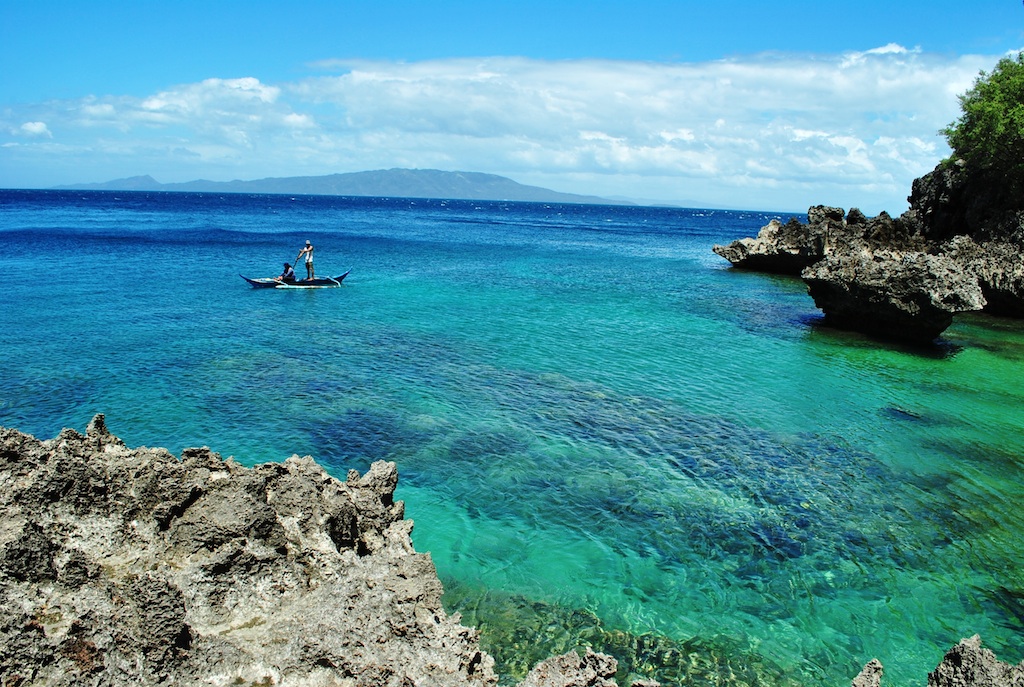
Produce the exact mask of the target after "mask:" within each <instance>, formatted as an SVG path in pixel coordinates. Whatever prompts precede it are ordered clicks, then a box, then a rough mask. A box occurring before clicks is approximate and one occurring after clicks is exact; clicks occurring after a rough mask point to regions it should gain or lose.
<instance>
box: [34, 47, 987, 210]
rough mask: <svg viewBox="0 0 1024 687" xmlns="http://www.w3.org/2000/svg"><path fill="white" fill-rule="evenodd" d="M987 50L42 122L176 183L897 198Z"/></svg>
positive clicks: (589, 70) (466, 78)
mask: <svg viewBox="0 0 1024 687" xmlns="http://www.w3.org/2000/svg"><path fill="white" fill-rule="evenodd" d="M997 59H998V56H988V57H986V56H966V57H959V58H950V57H946V56H937V55H928V54H923V53H921V52H920V51H919V50H916V49H907V48H904V47H902V46H899V45H887V46H882V47H879V48H876V49H873V50H867V51H863V52H858V53H847V54H840V55H808V54H782V53H775V54H763V55H756V56H748V57H742V58H733V59H727V60H717V61H712V62H704V63H651V62H624V61H608V60H566V61H540V60H530V59H523V58H487V59H449V60H432V61H422V62H413V63H404V62H386V61H350V62H346V63H331V64H328V65H321V66H326V67H330V68H331V69H333V70H334V71H335V74H333V75H321V76H315V77H310V78H307V79H304V80H301V81H298V82H294V83H281V84H275V85H268V84H265V83H262V82H261V81H260V80H259V79H256V78H252V77H247V78H238V79H207V80H205V81H202V82H200V83H195V84H184V85H181V86H178V87H175V88H169V89H165V90H163V91H160V92H158V93H154V94H152V95H150V96H148V97H144V98H135V99H133V98H128V97H123V96H108V97H103V98H89V99H83V100H82V101H81V102H79V103H75V104H72V105H71V106H66V105H67V104H62V105H61V106H60V107H55V108H54V109H53V110H52V111H51V112H49V113H48V118H49V119H50V121H56V120H57V119H58V118H67V119H68V120H69V121H66V122H62V126H61V131H62V133H63V131H64V128H65V127H72V126H74V127H77V129H78V131H79V132H80V134H79V135H80V136H81V142H80V144H81V145H83V146H90V147H92V148H94V149H95V148H96V147H97V146H98V145H99V146H102V145H106V144H110V145H115V146H117V147H118V148H119V149H122V150H124V149H126V148H127V149H131V148H132V147H135V148H139V149H146V150H147V151H148V152H147V154H148V155H150V156H151V157H155V156H158V155H159V151H160V150H162V149H164V150H167V151H168V153H167V154H168V156H171V157H173V159H174V161H175V164H177V163H179V162H180V163H181V165H182V166H181V167H180V172H179V174H180V177H181V179H176V180H184V179H191V178H198V177H205V178H216V175H215V174H211V173H210V171H211V166H213V167H214V168H215V169H219V170H222V176H223V177H224V178H257V177H259V176H287V175H291V174H326V173H330V172H336V171H358V170H362V169H374V168H379V167H393V166H408V167H439V168H444V169H460V170H479V171H487V172H495V173H499V174H507V175H509V176H512V177H513V178H515V179H517V180H519V181H523V182H524V183H541V182H543V183H544V184H545V185H548V186H552V187H555V188H558V189H559V190H567V191H574V192H579V193H594V194H602V195H619V196H625V195H646V196H647V197H655V198H658V199H662V200H674V199H682V198H693V199H694V200H696V201H700V200H701V198H706V199H707V201H706V202H708V203H709V204H712V203H718V204H719V205H721V203H722V202H724V201H725V200H730V201H733V202H734V203H735V202H736V201H737V200H740V197H739V196H738V195H737V194H738V193H743V194H747V195H745V196H743V197H742V200H744V201H746V200H747V199H749V202H742V205H744V206H750V207H755V206H761V207H779V205H765V204H764V203H766V202H768V201H773V202H774V201H775V200H776V199H781V198H783V196H780V195H779V194H784V201H780V202H785V203H787V204H792V205H791V206H792V207H796V208H800V206H801V204H805V203H806V204H809V203H807V202H806V200H805V199H811V200H812V202H830V203H833V204H845V205H847V206H848V205H861V206H865V207H868V208H871V207H872V206H873V205H883V206H884V205H886V204H887V203H889V202H890V201H891V202H895V203H896V204H897V205H898V204H900V203H902V202H904V199H905V197H906V195H907V193H908V191H909V185H910V182H911V180H912V179H913V178H914V177H915V176H919V175H920V174H922V173H923V172H925V171H927V170H929V169H931V168H932V167H933V166H934V165H935V164H936V163H937V162H938V161H939V160H940V159H941V157H942V156H944V155H945V154H946V153H947V150H946V148H945V143H944V141H943V140H942V138H941V137H940V136H938V134H937V132H938V130H939V129H941V128H942V127H943V126H945V125H946V124H948V123H949V122H950V121H952V120H953V119H954V118H955V116H956V114H957V112H958V102H957V98H956V96H957V94H959V93H962V92H963V91H964V90H966V89H967V88H969V87H970V85H971V83H972V82H973V79H974V78H975V77H976V76H977V74H978V72H979V70H980V69H988V68H990V67H991V66H992V65H994V64H995V61H996V60H997ZM69 112H73V113H74V119H73V120H71V119H70V118H69V115H68V113H69ZM34 124H41V123H34ZM97 128H100V129H105V130H108V131H109V132H110V133H109V134H107V136H106V138H104V139H102V140H100V139H98V138H97V134H96V129H97ZM115 132H116V133H115ZM23 133H26V134H27V133H29V132H28V131H27V130H26V131H25V132H23ZM48 133H49V131H48V129H46V127H45V125H42V129H41V130H40V131H37V132H36V135H47V134H48ZM171 151H173V152H171ZM182 151H187V154H184V153H183V152H182ZM125 157H126V158H127V157H128V155H127V154H126V155H125ZM186 161H187V164H189V165H191V166H190V167H185V166H184V165H185V164H186ZM144 171H148V170H143V169H139V168H137V167H136V168H133V169H130V170H129V169H126V170H125V173H126V174H127V173H141V172H144ZM814 194H819V195H816V196H815V195H814ZM812 196H813V198H812ZM822 196H825V197H822ZM879 209H881V208H879ZM887 209H891V210H894V211H898V210H899V209H900V208H899V207H889V208H887Z"/></svg>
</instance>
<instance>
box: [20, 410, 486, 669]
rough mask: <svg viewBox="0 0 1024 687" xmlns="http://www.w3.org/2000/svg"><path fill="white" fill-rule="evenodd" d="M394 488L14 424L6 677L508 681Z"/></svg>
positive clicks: (391, 478) (376, 468) (388, 480)
mask: <svg viewBox="0 0 1024 687" xmlns="http://www.w3.org/2000/svg"><path fill="white" fill-rule="evenodd" d="M396 480H397V471H396V468H395V465H394V464H393V463H385V462H378V463H374V464H373V466H372V467H371V468H370V470H369V471H368V472H367V473H366V474H365V475H359V474H357V473H355V472H354V471H353V472H352V473H350V474H349V476H348V480H347V481H346V482H340V481H338V480H336V479H334V478H332V477H330V476H329V475H328V474H327V473H326V472H324V470H323V469H322V468H320V467H319V466H318V465H317V464H316V463H314V462H313V460H312V459H310V458H298V457H292V458H290V459H288V460H286V461H285V462H284V463H280V464H266V465H259V466H257V467H254V468H245V467H243V466H241V465H239V464H238V463H235V462H234V461H232V460H227V461H225V460H222V459H221V458H220V457H219V456H218V455H217V454H215V453H212V452H211V451H210V450H209V449H205V448H203V449H188V450H186V451H185V452H184V453H183V454H182V457H181V459H180V460H179V459H177V458H175V457H174V456H172V455H171V454H169V453H168V452H167V451H165V450H162V449H147V448H140V449H136V450H129V449H128V448H127V447H125V445H124V444H123V443H122V442H121V441H120V440H119V439H117V438H116V437H114V436H112V435H110V434H109V433H108V432H107V430H106V428H105V426H104V423H103V417H102V416H97V417H96V418H95V419H94V420H93V422H92V423H91V424H90V425H89V428H88V432H87V434H86V435H85V436H83V435H81V434H79V433H77V432H75V431H73V430H64V431H63V432H61V433H60V435H59V436H58V437H56V438H55V439H53V440H50V441H38V440H37V439H35V438H34V437H31V436H29V435H25V434H22V433H20V432H17V431H15V430H13V429H2V430H0V514H2V517H0V552H2V556H0V675H2V683H3V684H4V685H5V686H6V685H20V684H26V685H27V684H33V685H43V684H47V685H72V684H104V685H147V684H150V685H155V684H164V683H167V684H170V683H172V682H173V683H175V684H211V685H218V684H219V685H228V684H263V685H349V686H354V685H366V686H370V685H373V686H374V687H378V686H389V685H393V686H395V687H399V686H408V685H412V684H416V685H493V684H495V683H496V677H495V674H494V671H493V661H492V659H491V658H490V657H489V656H487V655H486V654H484V653H483V652H482V651H481V650H480V648H479V646H478V640H477V634H476V632H475V631H474V630H472V629H469V628H466V627H463V626H462V625H460V624H459V618H458V617H457V616H456V617H449V616H447V615H446V614H445V612H444V610H443V609H442V607H441V592H442V588H441V584H440V582H439V580H438V579H437V575H436V572H435V570H434V566H433V563H432V561H431V559H430V556H429V555H428V554H418V553H416V552H415V551H414V550H413V547H412V544H411V541H410V538H409V533H410V531H411V529H412V522H411V521H408V520H404V519H403V505H402V503H401V502H396V501H394V500H393V494H394V489H395V484H396Z"/></svg>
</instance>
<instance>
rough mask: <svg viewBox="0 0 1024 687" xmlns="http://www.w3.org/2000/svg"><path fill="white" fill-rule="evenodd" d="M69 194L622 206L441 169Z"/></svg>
mask: <svg viewBox="0 0 1024 687" xmlns="http://www.w3.org/2000/svg"><path fill="white" fill-rule="evenodd" d="M57 188H58V189H65V190H97V191H191V192H219V193H291V194H296V195H331V196H382V197H390V198H445V199H460V200H511V201H529V202H554V203H583V204H591V205H594V204H596V205H623V204H626V203H624V202H623V201H615V200H611V199H609V198H600V197H598V196H584V195H577V194H575V193H561V192H559V191H552V190H551V189H547V188H542V187H540V186H526V185H524V184H520V183H518V182H516V181H513V180H511V179H509V178H507V177H503V176H498V175H496V174H485V173H483V172H445V171H441V170H436V169H381V170H374V171H368V172H348V173H344V174H328V175H324V176H309V177H269V178H266V179H255V180H252V181H243V180H240V179H236V180H234V181H207V180H205V179H197V180H195V181H186V182H181V183H173V184H162V183H160V182H159V181H157V180H156V179H154V178H153V177H151V176H149V175H145V176H137V177H128V178H126V179H115V180H113V181H107V182H103V183H97V184H72V185H68V186H59V187H57Z"/></svg>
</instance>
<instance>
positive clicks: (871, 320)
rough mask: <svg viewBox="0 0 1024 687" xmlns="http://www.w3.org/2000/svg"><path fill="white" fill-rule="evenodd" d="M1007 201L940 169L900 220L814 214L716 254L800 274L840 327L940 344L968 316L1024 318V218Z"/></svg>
mask: <svg viewBox="0 0 1024 687" xmlns="http://www.w3.org/2000/svg"><path fill="white" fill-rule="evenodd" d="M1000 193H1001V191H1000V189H999V185H998V184H981V183H979V182H978V180H977V179H970V178H968V177H967V176H966V175H965V174H964V173H962V172H961V171H959V168H958V167H957V166H956V165H948V166H940V167H938V168H936V170H935V171H933V172H931V173H930V174H928V175H925V176H924V177H922V178H921V179H918V180H916V181H915V182H914V188H913V192H912V194H911V196H910V198H909V200H910V204H911V207H910V209H909V210H908V211H907V212H905V213H904V214H903V215H901V216H900V217H898V218H895V219H893V218H892V217H890V216H889V215H888V214H886V213H884V212H883V213H882V214H880V215H878V216H877V217H874V218H868V217H866V216H864V214H863V213H861V212H860V211H859V210H857V209H856V208H854V209H851V210H850V212H849V213H847V214H846V215H845V216H844V213H843V210H842V209H841V208H832V207H825V206H815V207H812V208H810V209H809V210H808V213H807V214H808V221H807V223H806V224H805V223H802V222H799V221H797V220H795V219H791V220H790V221H789V222H787V223H786V224H781V223H780V222H779V221H778V220H773V221H772V222H770V223H769V224H768V225H766V226H765V227H763V228H762V229H761V231H760V232H759V233H758V235H757V238H754V239H751V238H745V239H740V240H738V241H734V242H732V243H731V244H729V245H727V246H714V248H713V250H714V251H715V253H717V254H718V255H721V256H722V257H724V258H726V259H727V260H729V261H730V262H731V263H732V264H733V265H734V266H735V267H740V268H745V269H755V270H761V271H767V272H779V273H784V274H800V275H801V276H802V277H803V279H804V281H805V282H806V283H807V285H808V292H809V293H810V295H811V296H812V297H813V298H814V302H815V305H816V306H817V307H818V308H820V309H821V310H822V311H823V312H824V313H825V319H826V321H827V322H829V323H831V324H833V325H835V326H837V327H841V328H845V329H852V330H857V331H861V332H866V333H869V334H873V335H877V336H882V337H886V338H897V339H905V340H912V341H922V342H925V341H931V340H933V339H935V338H936V337H937V336H938V335H939V334H941V333H942V331H943V330H945V328H946V327H948V326H949V324H950V323H951V322H952V320H953V316H954V315H956V314H957V313H960V312H968V311H975V310H985V311H987V312H990V313H993V314H997V315H1005V316H1011V317H1024V263H1022V261H1021V257H1020V256H1021V251H1022V247H1024V212H1021V211H1019V210H1017V209H1015V208H1016V207H1017V206H1019V204H1020V201H1019V200H1018V199H1007V198H1004V197H1002V196H1001V195H1000Z"/></svg>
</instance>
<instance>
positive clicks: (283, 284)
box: [238, 270, 352, 289]
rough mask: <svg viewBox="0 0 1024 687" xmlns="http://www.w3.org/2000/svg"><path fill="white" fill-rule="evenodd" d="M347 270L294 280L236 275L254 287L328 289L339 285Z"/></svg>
mask: <svg viewBox="0 0 1024 687" xmlns="http://www.w3.org/2000/svg"><path fill="white" fill-rule="evenodd" d="M351 271H352V270H349V271H348V272H346V273H345V274H343V275H341V276H339V277H317V278H316V279H296V280H295V281H278V280H277V279H275V278H274V277H247V276H245V275H244V274H240V275H238V276H239V277H241V278H242V279H244V280H246V281H247V282H249V283H250V284H251V285H252V287H253V288H254V289H330V288H333V287H335V286H341V282H343V281H344V280H345V277H347V276H348V275H349V272H351Z"/></svg>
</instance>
